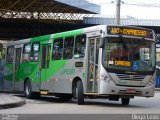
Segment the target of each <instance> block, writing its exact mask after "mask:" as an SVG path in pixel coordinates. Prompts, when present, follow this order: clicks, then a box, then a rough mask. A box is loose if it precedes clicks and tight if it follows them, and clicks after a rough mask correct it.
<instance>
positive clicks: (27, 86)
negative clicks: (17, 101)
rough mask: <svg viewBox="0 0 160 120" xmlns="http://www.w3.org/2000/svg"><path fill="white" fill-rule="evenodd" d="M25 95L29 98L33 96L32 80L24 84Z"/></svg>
mask: <svg viewBox="0 0 160 120" xmlns="http://www.w3.org/2000/svg"><path fill="white" fill-rule="evenodd" d="M24 92H25V96H26V97H27V98H29V99H31V98H33V93H32V86H31V82H30V80H27V81H26V82H25V84H24Z"/></svg>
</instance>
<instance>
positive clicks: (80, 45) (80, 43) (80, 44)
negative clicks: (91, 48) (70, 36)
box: [74, 35, 86, 58]
mask: <svg viewBox="0 0 160 120" xmlns="http://www.w3.org/2000/svg"><path fill="white" fill-rule="evenodd" d="M85 47H86V36H85V35H80V36H76V40H75V49H74V58H83V57H84V56H85Z"/></svg>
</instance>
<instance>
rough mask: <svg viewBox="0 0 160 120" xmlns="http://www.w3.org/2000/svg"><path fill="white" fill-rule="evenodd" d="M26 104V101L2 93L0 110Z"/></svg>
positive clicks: (0, 94) (0, 95)
mask: <svg viewBox="0 0 160 120" xmlns="http://www.w3.org/2000/svg"><path fill="white" fill-rule="evenodd" d="M23 104H25V100H24V99H22V98H20V97H16V96H13V95H10V94H5V93H0V110H1V109H6V108H13V107H18V106H21V105H23Z"/></svg>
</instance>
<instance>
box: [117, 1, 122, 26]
mask: <svg viewBox="0 0 160 120" xmlns="http://www.w3.org/2000/svg"><path fill="white" fill-rule="evenodd" d="M120 7H121V0H117V5H116V24H117V25H119V24H120Z"/></svg>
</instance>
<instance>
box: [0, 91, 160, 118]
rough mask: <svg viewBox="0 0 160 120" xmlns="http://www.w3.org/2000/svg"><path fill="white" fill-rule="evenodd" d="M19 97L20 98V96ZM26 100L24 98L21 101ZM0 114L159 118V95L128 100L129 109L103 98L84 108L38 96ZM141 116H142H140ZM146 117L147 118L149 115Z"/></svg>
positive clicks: (44, 116)
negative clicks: (151, 116)
mask: <svg viewBox="0 0 160 120" xmlns="http://www.w3.org/2000/svg"><path fill="white" fill-rule="evenodd" d="M21 97H22V98H23V96H21ZM24 99H26V98H24ZM0 114H2V115H3V116H4V115H5V114H11V115H19V117H18V118H19V119H20V118H23V119H24V120H25V119H26V120H28V119H30V118H33V119H34V120H36V119H37V120H41V119H45V118H47V119H46V120H50V119H53V118H54V119H56V120H62V119H63V118H65V120H79V119H81V120H84V119H83V118H87V120H97V119H98V118H101V119H99V120H103V118H104V119H105V120H108V119H107V118H110V119H109V120H115V119H121V120H128V119H134V120H137V119H135V118H137V117H135V115H137V114H138V115H140V116H139V117H138V120H139V119H140V117H145V118H147V117H148V116H147V115H150V114H152V115H156V117H158V118H159V119H160V92H156V93H155V96H154V97H152V98H144V97H135V98H134V99H131V101H130V105H129V106H123V105H122V104H121V102H120V101H118V102H117V101H109V100H107V99H92V100H91V99H87V100H85V105H77V104H76V102H75V101H68V102H58V101H57V99H55V98H53V97H42V98H41V99H34V100H30V99H26V104H25V105H23V106H21V107H17V108H11V109H3V110H0ZM141 115H143V116H141ZM149 117H150V116H149Z"/></svg>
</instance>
